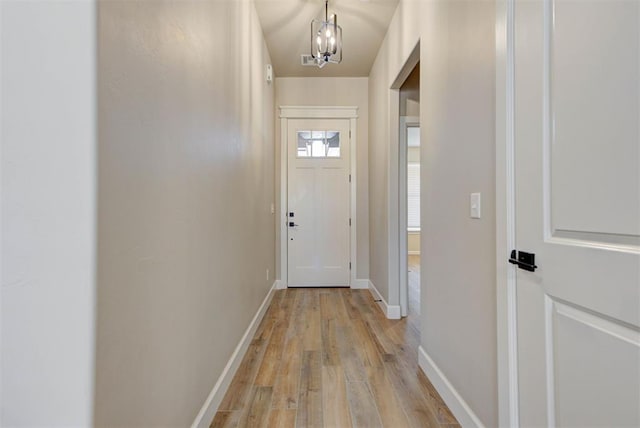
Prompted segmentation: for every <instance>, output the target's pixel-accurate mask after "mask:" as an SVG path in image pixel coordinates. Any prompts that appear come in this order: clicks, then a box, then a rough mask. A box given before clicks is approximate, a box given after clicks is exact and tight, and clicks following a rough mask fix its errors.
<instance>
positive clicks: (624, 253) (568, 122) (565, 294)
mask: <svg viewBox="0 0 640 428" xmlns="http://www.w3.org/2000/svg"><path fill="white" fill-rule="evenodd" d="M639 64H640V2H638V1H637V0H606V1H602V0H579V1H576V0H535V1H532V0H517V1H516V4H515V153H516V163H515V171H516V176H515V181H516V242H517V249H518V250H520V251H525V252H528V253H535V264H536V265H537V266H538V268H537V269H536V270H535V271H534V272H531V271H527V270H523V269H517V324H518V328H517V331H518V338H517V342H518V382H519V401H520V406H519V415H520V422H521V425H522V426H536V427H553V426H567V427H568V426H572V427H588V426H602V427H632V426H633V427H638V426H640V333H639V331H640V330H639V329H640V174H639V170H640V143H639V141H640V140H639V138H640V135H639V131H638V130H639V123H640V109H639V105H640V86H639V83H638V82H639V80H640V70H639ZM524 267H526V266H524Z"/></svg>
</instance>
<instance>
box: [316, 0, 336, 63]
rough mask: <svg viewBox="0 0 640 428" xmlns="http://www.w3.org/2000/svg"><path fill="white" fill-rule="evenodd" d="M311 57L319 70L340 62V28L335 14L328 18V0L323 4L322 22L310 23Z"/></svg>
mask: <svg viewBox="0 0 640 428" xmlns="http://www.w3.org/2000/svg"><path fill="white" fill-rule="evenodd" d="M311 57H313V59H314V60H315V63H316V65H317V66H318V67H320V68H322V67H324V66H325V65H327V64H328V63H330V62H331V63H334V64H339V63H340V61H342V28H341V27H340V26H339V25H338V16H337V15H336V14H335V13H334V14H333V15H331V17H329V0H325V2H324V21H321V20H319V19H314V20H313V21H311Z"/></svg>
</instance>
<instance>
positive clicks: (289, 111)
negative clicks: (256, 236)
mask: <svg viewBox="0 0 640 428" xmlns="http://www.w3.org/2000/svg"><path fill="white" fill-rule="evenodd" d="M289 119H349V133H350V135H351V137H350V140H349V144H350V149H349V156H350V159H349V174H350V176H351V187H350V189H349V191H350V192H349V193H350V205H351V207H350V210H349V215H350V216H351V228H350V231H349V232H350V239H349V241H350V243H349V246H350V249H349V257H350V259H351V260H350V262H351V272H350V273H349V286H351V285H352V284H354V283H356V282H357V279H356V273H357V271H358V263H357V260H358V239H357V231H358V216H357V208H356V205H357V203H356V202H357V196H358V195H357V186H356V182H357V176H356V172H357V171H356V167H357V162H356V160H357V143H358V132H357V119H358V107H353V106H347V107H345V106H325V107H316V106H280V213H279V214H280V219H281V220H280V221H279V224H280V284H279V285H278V286H279V287H282V288H287V287H288V286H289V278H288V267H287V263H288V255H287V248H288V245H287V233H288V231H287V221H288V218H287V198H288V192H287V180H288V173H289V171H288V166H287V159H288V153H289V152H288V147H287V144H288V141H287V138H288V120H289Z"/></svg>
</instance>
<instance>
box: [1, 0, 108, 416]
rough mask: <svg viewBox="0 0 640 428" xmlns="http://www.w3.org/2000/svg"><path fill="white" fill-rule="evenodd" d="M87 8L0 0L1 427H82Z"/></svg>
mask: <svg viewBox="0 0 640 428" xmlns="http://www.w3.org/2000/svg"><path fill="white" fill-rule="evenodd" d="M95 32H96V18H95V5H94V3H93V2H92V1H83V2H78V1H75V2H26V1H2V2H0V39H1V41H0V52H1V69H0V73H1V75H2V76H1V81H0V82H1V87H0V90H1V102H0V105H1V108H2V112H1V116H0V126H1V127H2V130H1V134H0V135H1V150H2V155H1V156H2V162H1V172H2V189H1V191H2V292H1V297H2V298H1V302H2V304H1V308H0V311H1V318H0V323H1V324H0V325H1V334H0V336H1V342H0V349H1V350H2V365H1V369H0V371H1V383H0V391H1V393H2V396H1V397H0V403H1V408H0V425H1V426H12V427H14V426H31V427H33V426H89V425H90V424H91V415H92V407H93V406H92V403H93V356H94V293H95V269H94V255H95V250H94V248H95V175H96V165H95V150H96V125H95V110H96V109H95V106H96V96H95V89H94V88H95V56H96V48H95Z"/></svg>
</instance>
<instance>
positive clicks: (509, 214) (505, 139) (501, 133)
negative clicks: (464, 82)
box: [495, 0, 520, 428]
mask: <svg viewBox="0 0 640 428" xmlns="http://www.w3.org/2000/svg"><path fill="white" fill-rule="evenodd" d="M495 31H496V124H495V126H496V128H495V129H496V146H495V149H496V310H497V313H496V321H497V322H496V324H497V347H498V349H497V355H498V361H497V363H498V364H497V367H498V418H499V426H501V427H513V428H518V427H519V426H520V417H519V395H518V333H517V332H518V328H517V327H518V326H517V300H516V297H517V289H516V268H515V266H514V265H512V264H510V263H508V262H507V260H508V258H509V253H510V251H511V250H512V249H514V248H515V244H516V242H515V241H516V231H515V224H516V218H515V212H516V211H515V208H516V207H515V157H514V155H515V89H514V88H515V86H514V85H515V0H499V1H498V2H497V3H496V26H495Z"/></svg>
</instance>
